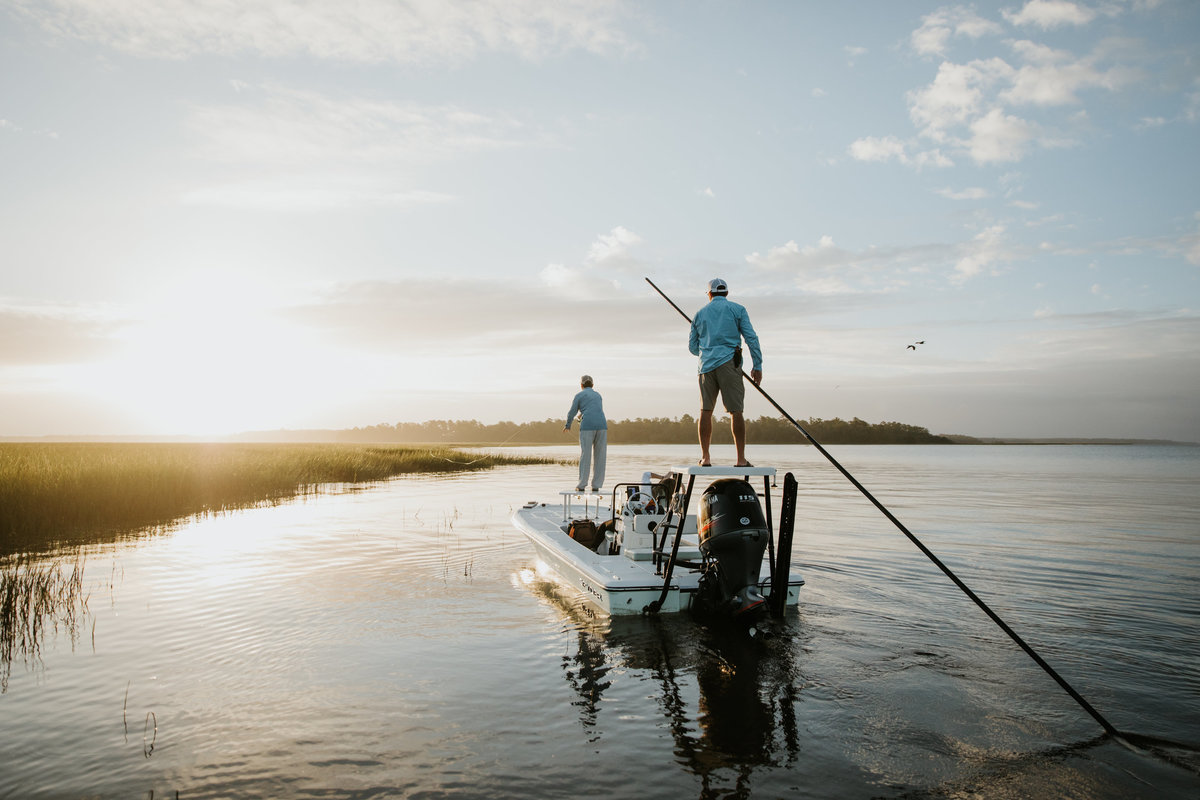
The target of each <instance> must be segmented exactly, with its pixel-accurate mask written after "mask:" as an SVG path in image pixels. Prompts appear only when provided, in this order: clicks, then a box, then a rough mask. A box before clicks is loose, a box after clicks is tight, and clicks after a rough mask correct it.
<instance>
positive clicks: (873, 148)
mask: <svg viewBox="0 0 1200 800" xmlns="http://www.w3.org/2000/svg"><path fill="white" fill-rule="evenodd" d="M850 156H851V157H852V158H854V159H856V160H858V161H890V160H891V159H893V158H894V159H896V160H898V161H901V162H906V161H907V160H908V157H907V156H906V155H905V152H904V142H902V141H900V140H899V139H897V138H896V137H895V136H884V137H875V136H865V137H863V138H862V139H858V140H857V141H855V142H853V143H852V144H851V145H850Z"/></svg>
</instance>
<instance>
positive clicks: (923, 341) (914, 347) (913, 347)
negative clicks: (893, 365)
mask: <svg viewBox="0 0 1200 800" xmlns="http://www.w3.org/2000/svg"><path fill="white" fill-rule="evenodd" d="M919 344H925V340H924V339H922V340H921V341H919V342H914V343H913V344H910V345H909V346H908V347H906V348H904V349H905V350H916V349H917V345H919Z"/></svg>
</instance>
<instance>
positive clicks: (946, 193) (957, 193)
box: [937, 186, 991, 200]
mask: <svg viewBox="0 0 1200 800" xmlns="http://www.w3.org/2000/svg"><path fill="white" fill-rule="evenodd" d="M937 193H938V194H940V195H941V196H942V197H945V198H946V199H948V200H984V199H986V198H988V197H991V193H990V192H989V191H988V190H987V189H984V188H982V187H979V186H972V187H970V188H968V189H959V190H955V189H951V188H949V187H946V188H944V189H938V190H937Z"/></svg>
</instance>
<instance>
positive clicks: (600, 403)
mask: <svg viewBox="0 0 1200 800" xmlns="http://www.w3.org/2000/svg"><path fill="white" fill-rule="evenodd" d="M576 414H578V415H579V483H578V484H577V485H576V486H575V490H576V491H579V492H582V491H583V490H584V489H585V488H587V487H588V473H589V472H590V473H591V478H592V482H591V489H592V491H593V492H598V491H600V487H601V486H603V485H604V462H605V458H606V452H607V450H608V421H607V420H606V419H605V418H604V399H603V398H601V397H600V393H599V392H597V391H596V390H595V389H593V388H592V376H591V375H584V376H583V377H582V378H580V379H579V393H578V394H576V395H575V399H573V400H572V401H571V410H570V411H568V412H567V424H566V425H564V426H563V432H564V433H566V432H568V431H570V430H571V423H572V422H574V421H575V415H576ZM593 464H594V467H593Z"/></svg>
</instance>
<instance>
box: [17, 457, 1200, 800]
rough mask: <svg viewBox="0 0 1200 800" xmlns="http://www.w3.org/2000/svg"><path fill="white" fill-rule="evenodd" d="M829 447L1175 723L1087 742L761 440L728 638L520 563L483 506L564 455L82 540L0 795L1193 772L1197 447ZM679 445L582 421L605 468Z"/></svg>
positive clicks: (843, 495)
mask: <svg viewBox="0 0 1200 800" xmlns="http://www.w3.org/2000/svg"><path fill="white" fill-rule="evenodd" d="M516 449H518V450H521V451H525V452H535V453H546V454H550V455H555V456H564V457H571V456H573V455H574V454H575V453H576V452H577V450H576V448H572V447H565V448H516ZM829 449H830V450H831V452H833V453H834V455H835V456H836V457H837V458H838V459H839V460H841V461H842V463H843V464H844V465H845V466H846V467H847V468H848V469H849V470H850V471H851V472H852V473H853V474H854V475H855V476H856V477H857V478H858V479H859V480H860V481H862V483H863V484H864V485H866V486H867V488H868V489H870V490H871V491H872V492H873V493H874V494H875V495H876V497H878V498H879V499H880V501H882V502H883V503H884V504H885V505H886V506H887V507H888V508H890V509H891V510H892V512H893V513H895V514H896V516H897V517H898V518H899V519H900V520H901V521H902V522H903V523H904V524H905V525H906V526H907V527H908V528H909V529H910V530H912V531H913V533H915V534H916V535H917V536H918V537H920V538H921V539H922V541H924V542H925V544H926V545H927V546H929V547H930V548H931V549H932V550H933V551H934V552H935V553H937V554H938V556H939V557H940V558H941V559H942V560H943V561H944V562H946V564H947V565H948V566H950V567H951V568H952V569H953V570H955V572H956V573H957V574H958V575H959V576H960V577H961V578H962V579H963V580H964V581H965V582H966V583H967V584H968V585H970V586H971V587H972V588H973V589H974V590H975V591H976V592H977V593H978V594H979V595H980V596H981V597H983V598H984V599H985V600H986V601H987V602H988V603H989V604H990V605H991V606H992V607H993V608H994V609H995V610H996V611H997V613H999V614H1000V616H1001V617H1003V618H1004V619H1005V620H1006V621H1007V622H1008V623H1009V624H1010V625H1012V627H1013V628H1015V629H1016V630H1017V631H1018V632H1019V633H1020V634H1021V635H1022V636H1023V637H1024V638H1025V639H1026V641H1028V642H1029V643H1030V644H1031V645H1033V646H1034V647H1035V648H1036V649H1037V650H1038V651H1039V652H1040V653H1041V654H1042V656H1043V657H1045V658H1046V660H1047V661H1048V662H1049V663H1050V664H1051V665H1052V666H1054V668H1055V669H1056V670H1058V672H1059V673H1061V674H1062V675H1063V677H1064V678H1066V679H1067V680H1068V681H1069V682H1071V684H1072V685H1073V686H1074V687H1075V688H1076V689H1077V690H1078V691H1079V692H1080V693H1081V694H1083V695H1084V697H1086V698H1087V699H1088V700H1089V701H1090V702H1091V703H1092V704H1093V705H1094V706H1095V707H1096V708H1097V709H1098V710H1099V711H1100V712H1101V713H1102V714H1104V715H1105V716H1106V717H1107V718H1108V719H1109V721H1111V722H1112V723H1113V724H1114V725H1116V727H1117V728H1119V729H1121V730H1122V731H1129V732H1131V733H1136V734H1141V735H1146V736H1155V737H1161V738H1163V739H1166V740H1168V741H1169V742H1174V743H1177V745H1176V746H1171V745H1162V746H1160V747H1159V754H1158V755H1154V754H1146V753H1139V752H1136V751H1135V750H1131V749H1129V748H1126V747H1124V746H1122V745H1121V744H1119V743H1118V742H1116V741H1114V740H1112V739H1111V738H1108V737H1104V736H1102V735H1101V734H1102V730H1101V729H1100V728H1099V726H1098V725H1097V724H1096V723H1095V721H1094V720H1092V719H1091V717H1089V716H1088V715H1087V714H1086V713H1085V712H1084V711H1083V710H1082V709H1080V708H1079V706H1077V705H1076V704H1075V703H1074V701H1072V700H1071V699H1070V698H1069V697H1068V696H1067V695H1066V694H1065V693H1064V692H1063V691H1062V690H1061V689H1060V688H1059V687H1058V686H1057V685H1056V684H1055V683H1054V682H1053V681H1052V680H1051V679H1050V678H1049V677H1048V676H1047V675H1046V674H1045V673H1043V672H1042V671H1041V670H1040V669H1039V668H1038V667H1037V665H1036V664H1034V663H1033V661H1032V660H1030V659H1029V658H1028V657H1027V656H1026V655H1025V654H1024V653H1022V652H1021V651H1020V650H1019V649H1018V648H1017V647H1016V646H1015V645H1013V644H1012V643H1011V642H1010V641H1009V640H1008V638H1007V637H1006V636H1005V635H1004V634H1003V632H1001V631H1000V630H999V629H998V628H996V626H995V625H994V624H993V623H992V622H991V621H990V620H988V619H987V617H986V616H985V615H984V614H983V613H982V612H981V611H979V610H978V609H977V608H976V607H975V606H974V605H973V604H971V603H970V601H969V600H967V598H965V597H964V596H963V595H962V593H961V592H960V591H959V590H958V589H957V588H955V587H954V586H953V584H951V583H950V582H949V581H948V580H947V579H946V578H945V577H944V576H943V575H942V574H941V573H940V572H939V571H937V569H936V568H935V567H934V566H933V565H932V564H931V563H930V562H929V561H928V560H927V559H926V558H925V557H924V556H923V555H922V554H921V553H920V552H919V551H918V550H917V549H916V548H914V547H913V546H912V544H911V543H909V542H908V541H907V540H906V539H905V538H904V537H903V536H902V535H901V534H900V533H899V532H898V531H897V530H896V529H895V528H894V527H893V526H892V525H891V523H889V522H888V521H887V520H886V519H885V518H884V517H883V516H882V515H881V514H880V513H879V512H878V511H877V510H876V509H875V508H874V507H872V506H871V505H870V504H869V503H868V502H867V501H866V500H865V499H864V498H863V497H862V496H861V495H860V494H858V492H857V491H856V490H855V489H854V488H853V487H852V486H850V485H849V484H848V483H847V482H846V481H845V479H844V478H842V477H841V476H840V475H839V474H838V473H837V472H836V471H834V470H833V469H832V467H830V466H829V465H828V464H827V463H826V462H825V461H824V459H822V458H821V456H820V454H819V453H817V452H815V451H814V450H813V449H812V448H804V447H792V446H777V447H759V448H755V449H754V451H753V452H752V457H754V458H755V460H756V462H757V463H760V464H761V463H767V462H770V463H772V464H773V465H777V466H779V467H781V469H782V470H789V471H792V472H794V473H795V474H796V476H797V479H798V480H799V483H800V497H799V504H798V505H799V513H798V521H797V532H796V543H795V546H794V551H793V563H794V564H795V566H796V568H797V569H798V570H799V571H801V572H803V574H804V576H805V578H806V579H807V581H808V584H807V586H805V588H804V589H803V590H802V594H801V604H800V607H799V608H798V609H797V610H795V611H794V612H792V613H791V614H790V615H789V616H788V618H787V619H786V620H785V621H784V622H783V624H781V625H778V626H776V627H775V628H774V629H773V630H771V631H770V632H769V635H763V636H760V637H758V638H755V639H745V638H740V637H730V636H729V635H727V634H726V633H724V632H722V631H718V630H712V629H709V628H706V627H704V626H701V625H698V624H696V623H695V622H693V621H691V620H690V619H688V618H686V617H679V616H664V617H662V618H641V617H638V618H633V619H624V618H622V619H617V620H608V619H606V618H603V617H598V616H597V615H595V614H594V613H593V612H592V611H591V610H590V607H589V606H587V604H586V603H585V602H583V600H582V598H580V597H578V596H576V595H575V594H574V593H572V592H571V591H569V590H567V589H564V588H562V587H560V586H558V585H557V584H556V583H554V582H553V581H552V580H550V579H549V578H548V577H547V576H546V575H545V573H544V571H543V570H542V569H540V567H539V565H538V563H537V562H536V560H535V559H534V557H533V554H532V549H531V548H530V547H529V546H528V545H527V544H526V542H525V539H524V537H523V536H522V535H521V534H520V533H519V532H518V531H516V530H515V529H514V528H513V527H512V525H511V524H510V521H509V518H510V516H511V513H512V511H513V510H514V509H515V508H516V507H518V506H520V505H521V504H522V503H524V502H525V501H527V500H533V499H539V500H552V499H555V498H556V497H557V492H558V491H559V490H560V489H564V488H567V487H568V486H569V485H571V483H572V481H573V479H574V477H575V471H574V468H573V467H570V466H535V467H506V468H502V469H497V470H494V471H491V472H487V473H481V474H464V475H451V476H438V477H411V478H400V479H396V480H393V481H390V482H387V483H384V484H379V485H376V486H372V487H369V488H367V489H364V490H355V491H345V492H333V493H327V494H323V495H320V496H316V497H310V498H307V499H303V500H298V501H295V502H291V503H287V504H284V505H281V506H278V507H274V508H259V509H251V510H247V511H241V512H236V513H231V514H225V515H221V516H217V517H212V518H208V519H203V520H198V521H195V522H190V523H187V524H184V525H182V526H180V527H179V528H178V529H176V530H174V531H172V532H170V533H166V534H157V535H149V536H147V537H145V538H142V539H139V540H136V541H133V542H125V543H120V544H112V545H101V546H95V545H93V546H89V547H87V548H86V549H84V550H83V551H82V552H83V555H84V558H85V573H84V590H85V592H86V593H87V606H86V615H85V616H84V619H83V621H82V622H81V624H79V625H78V626H77V628H76V629H75V630H74V631H71V630H67V629H65V628H63V627H60V629H59V630H58V631H57V632H55V631H54V630H53V629H51V630H50V631H49V632H48V633H47V635H46V638H45V641H43V643H42V651H41V653H40V657H31V658H27V659H25V660H22V658H21V656H20V655H19V654H18V655H17V656H16V658H15V660H14V661H13V663H12V664H11V669H10V673H9V674H8V677H7V682H6V685H5V687H4V692H3V694H0V719H2V720H3V731H4V735H3V737H0V797H14V798H18V797H19V798H75V797H85V796H86V797H131V796H137V797H148V796H151V793H153V796H155V797H174V796H175V792H178V793H179V797H180V798H209V797H211V798H217V797H282V798H293V797H294V798H308V797H322V798H330V797H334V798H383V797H405V798H441V797H480V798H484V797H486V798H510V797H511V798H517V797H521V798H561V797H575V796H598V797H599V796H604V797H613V798H633V797H636V798H680V797H700V798H717V797H789V798H790V797H806V798H857V797H863V798H867V797H904V798H914V797H915V798H920V797H931V798H932V797H939V798H940V797H983V798H1024V797H1073V798H1130V797H1133V798H1138V797H1145V798H1162V797H1168V798H1170V797H1179V798H1195V797H1197V796H1200V778H1198V777H1197V771H1198V770H1200V755H1197V750H1196V749H1195V748H1196V747H1197V746H1200V659H1198V658H1197V656H1198V655H1200V625H1198V622H1200V591H1198V587H1200V582H1198V581H1200V525H1198V520H1200V514H1198V511H1200V501H1198V500H1197V487H1198V485H1200V448H1185V447H1134V446H1128V447H1109V446H1087V447H1084V446H1077V447H1055V446H1043V447H969V446H955V447H933V446H924V447H907V446H893V447H865V446H855V447H831V448H829ZM716 456H717V458H718V460H720V459H722V458H724V459H725V461H726V462H729V463H731V462H730V459H729V456H731V452H726V451H724V450H722V449H721V448H716ZM693 458H694V448H688V447H671V446H637V447H633V446H617V447H611V448H610V454H609V481H610V484H609V485H610V486H611V482H612V481H625V480H636V479H638V478H639V477H640V475H641V472H642V470H643V469H645V468H654V469H657V470H659V471H661V470H662V469H664V468H665V467H668V466H670V465H672V464H675V463H686V462H688V461H690V460H692V459H693ZM781 474H782V473H781ZM780 483H781V484H782V480H781V481H780ZM64 555H65V557H66V558H68V559H73V558H74V556H75V552H74V551H73V552H72V553H70V554H64ZM59 557H60V558H63V557H64V556H59ZM1162 756H1166V757H1167V758H1169V759H1174V760H1175V762H1181V763H1182V764H1183V766H1180V764H1179V763H1173V762H1172V761H1169V760H1165V759H1164V758H1163V757H1162Z"/></svg>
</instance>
